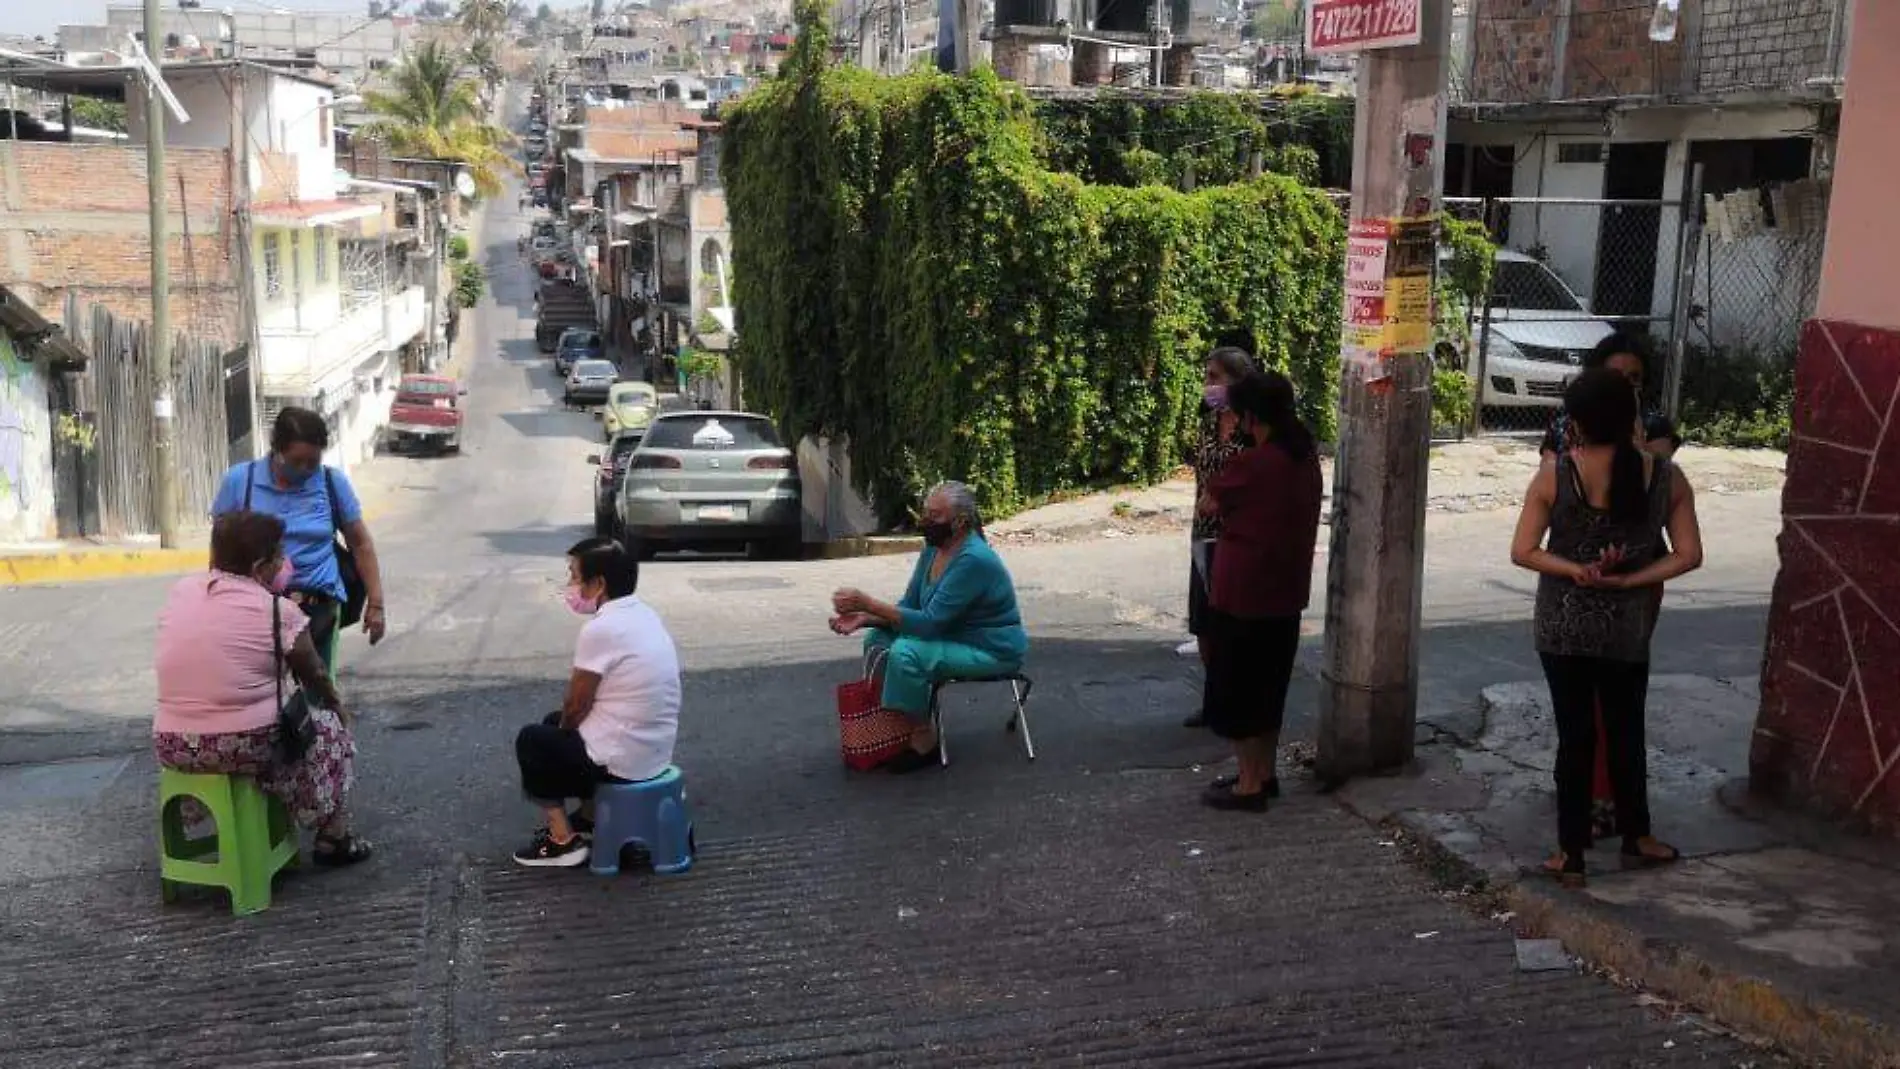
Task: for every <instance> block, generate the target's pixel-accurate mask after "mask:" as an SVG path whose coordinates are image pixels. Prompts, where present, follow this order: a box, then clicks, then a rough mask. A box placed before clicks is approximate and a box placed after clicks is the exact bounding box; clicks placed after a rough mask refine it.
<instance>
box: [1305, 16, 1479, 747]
mask: <svg viewBox="0 0 1900 1069" xmlns="http://www.w3.org/2000/svg"><path fill="white" fill-rule="evenodd" d="M1361 2H1362V0H1333V2H1331V3H1327V2H1321V3H1315V4H1311V5H1309V7H1310V8H1313V9H1316V10H1313V11H1312V12H1310V13H1309V15H1308V18H1309V19H1310V20H1314V22H1313V23H1312V25H1311V26H1310V28H1309V36H1310V37H1311V38H1312V39H1313V41H1314V43H1315V44H1316V45H1318V44H1319V43H1320V42H1321V41H1322V40H1323V35H1322V32H1321V31H1322V30H1324V29H1328V28H1330V29H1331V30H1332V31H1333V32H1335V33H1336V32H1338V30H1339V27H1342V26H1352V25H1354V24H1355V22H1354V20H1352V19H1347V18H1334V19H1333V20H1332V21H1331V22H1330V23H1329V22H1327V21H1326V20H1327V18H1328V15H1329V13H1330V14H1331V15H1334V16H1338V15H1340V14H1342V13H1341V12H1339V11H1338V10H1337V8H1338V7H1340V6H1345V7H1351V6H1358V4H1360V3H1361ZM1451 3H1452V0H1419V5H1418V17H1419V24H1418V26H1417V28H1416V32H1417V35H1418V43H1417V44H1412V45H1404V46H1401V47H1388V48H1378V47H1374V48H1369V49H1368V50H1366V51H1363V52H1361V53H1360V58H1359V71H1358V81H1359V86H1358V107H1357V113H1356V126H1355V130H1354V133H1353V154H1352V216H1351V224H1350V236H1349V239H1348V249H1347V265H1346V292H1347V297H1346V304H1347V309H1346V320H1347V322H1346V325H1345V332H1344V339H1343V340H1344V352H1343V353H1342V359H1341V375H1342V387H1341V391H1340V400H1339V415H1340V435H1339V450H1338V456H1337V457H1336V458H1335V460H1334V467H1333V471H1334V478H1333V519H1332V543H1331V554H1330V560H1329V563H1328V568H1327V573H1328V574H1327V582H1326V655H1325V665H1324V675H1323V681H1324V686H1323V688H1322V691H1321V704H1320V731H1319V759H1318V771H1319V773H1320V776H1321V778H1322V779H1324V780H1326V781H1328V782H1332V783H1338V782H1340V781H1343V780H1345V779H1347V778H1349V777H1351V776H1355V775H1359V774H1363V773H1368V772H1383V771H1392V770H1396V769H1398V768H1400V767H1402V766H1404V765H1405V764H1406V763H1408V762H1409V761H1410V760H1411V758H1412V744H1413V732H1414V730H1415V726H1416V718H1417V711H1418V710H1417V706H1418V649H1419V630H1420V595H1421V593H1422V591H1423V588H1424V560H1425V553H1424V550H1425V481H1426V473H1427V470H1428V466H1429V458H1430V438H1431V403H1432V401H1431V385H1432V375H1431V357H1430V350H1431V344H1430V335H1431V323H1432V318H1433V294H1432V283H1433V272H1434V271H1436V269H1437V254H1436V247H1437V237H1438V222H1437V214H1438V210H1439V192H1440V187H1441V185H1442V184H1443V176H1444V147H1445V96H1446V90H1445V86H1446V63H1447V59H1448V55H1447V53H1448V44H1449V41H1450V37H1451V19H1450V15H1451ZM1365 6H1372V5H1370V4H1366V5H1365ZM1329 9H1330V11H1329ZM1316 50H1317V49H1316Z"/></svg>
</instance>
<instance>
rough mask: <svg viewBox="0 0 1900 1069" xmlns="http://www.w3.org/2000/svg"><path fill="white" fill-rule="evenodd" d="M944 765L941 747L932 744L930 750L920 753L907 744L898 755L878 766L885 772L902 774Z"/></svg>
mask: <svg viewBox="0 0 1900 1069" xmlns="http://www.w3.org/2000/svg"><path fill="white" fill-rule="evenodd" d="M942 765H943V751H942V750H941V749H940V748H938V747H936V746H932V747H931V748H930V749H929V750H927V751H925V752H923V753H918V752H917V751H916V750H913V749H911V748H910V747H908V746H906V747H904V748H903V749H902V750H899V751H898V752H897V756H895V757H893V758H891V759H890V760H888V761H886V762H884V763H883V764H881V765H879V766H877V767H878V768H880V769H882V770H883V771H885V772H889V773H892V774H893V775H899V776H901V775H904V774H905V773H907V772H922V771H923V770H924V769H927V768H938V767H941V766H942Z"/></svg>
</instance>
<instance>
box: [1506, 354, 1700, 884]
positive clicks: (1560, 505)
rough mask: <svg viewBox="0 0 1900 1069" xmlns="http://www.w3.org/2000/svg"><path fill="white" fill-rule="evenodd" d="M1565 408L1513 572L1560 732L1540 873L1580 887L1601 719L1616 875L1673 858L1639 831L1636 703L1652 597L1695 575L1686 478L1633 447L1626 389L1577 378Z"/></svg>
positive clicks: (1644, 677)
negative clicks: (1518, 575)
mask: <svg viewBox="0 0 1900 1069" xmlns="http://www.w3.org/2000/svg"><path fill="white" fill-rule="evenodd" d="M1564 408H1565V410H1566V411H1567V412H1569V414H1570V421H1571V427H1572V429H1573V430H1574V431H1575V440H1574V441H1573V442H1571V443H1570V446H1571V447H1570V449H1569V450H1567V451H1565V452H1562V453H1559V454H1557V455H1556V456H1554V457H1550V458H1547V459H1546V460H1545V461H1544V464H1543V467H1542V468H1540V469H1539V470H1538V473H1537V475H1536V477H1535V478H1533V479H1532V480H1531V485H1530V489H1529V491H1528V492H1527V493H1526V494H1525V498H1524V511H1523V513H1522V515H1520V516H1519V517H1518V522H1517V532H1516V534H1515V535H1514V536H1513V538H1512V540H1511V561H1512V563H1514V564H1517V565H1518V566H1519V567H1522V568H1528V569H1530V570H1531V571H1534V572H1537V573H1538V575H1539V578H1538V583H1537V608H1536V613H1535V627H1534V631H1535V635H1536V642H1537V653H1538V656H1539V658H1540V659H1541V660H1542V661H1543V665H1544V677H1545V679H1546V680H1547V681H1548V683H1549V685H1550V701H1551V711H1552V714H1553V716H1554V718H1555V720H1556V722H1557V839H1558V853H1557V855H1556V856H1555V857H1552V858H1551V859H1550V860H1549V861H1547V862H1546V863H1545V865H1544V868H1545V869H1546V871H1548V872H1549V873H1550V874H1551V875H1553V876H1556V877H1558V878H1559V879H1561V880H1562V881H1563V882H1564V883H1565V884H1566V885H1569V886H1581V885H1582V883H1583V881H1584V875H1585V866H1584V851H1586V850H1588V849H1589V848H1590V847H1591V846H1592V845H1593V838H1592V834H1591V828H1590V774H1591V769H1592V766H1593V764H1594V762H1595V760H1596V744H1597V734H1596V722H1595V714H1596V711H1597V710H1598V709H1599V708H1600V709H1601V711H1602V718H1603V729H1604V735H1605V737H1606V741H1607V743H1608V751H1609V764H1610V779H1611V781H1612V785H1613V788H1614V793H1615V795H1616V822H1617V829H1616V830H1617V832H1618V833H1620V834H1621V835H1622V837H1623V845H1622V855H1621V856H1622V860H1623V863H1624V865H1625V866H1626V867H1629V866H1643V865H1654V864H1662V863H1666V862H1670V861H1674V860H1675V859H1676V858H1677V856H1678V854H1677V852H1676V850H1675V848H1674V847H1671V846H1669V845H1667V844H1665V843H1662V842H1659V841H1658V840H1657V839H1655V838H1654V836H1652V835H1651V833H1650V818H1649V799H1648V793H1649V787H1648V771H1647V768H1646V745H1647V744H1646V742H1645V739H1644V704H1645V702H1646V700H1647V698H1648V690H1649V638H1650V634H1651V632H1652V631H1653V630H1654V625H1655V619H1654V618H1655V613H1656V599H1655V597H1654V592H1653V588H1655V587H1656V586H1657V585H1659V584H1661V583H1664V582H1667V581H1668V580H1670V579H1674V578H1676V577H1677V576H1680V575H1684V574H1686V573H1688V572H1691V571H1694V570H1695V569H1696V568H1699V567H1701V566H1702V533H1701V530H1700V527H1699V525H1698V524H1697V521H1696V513H1695V496H1694V493H1693V492H1692V491H1691V490H1690V488H1689V483H1688V480H1687V479H1685V478H1684V477H1683V476H1682V473H1681V472H1680V471H1678V470H1677V469H1676V467H1675V466H1674V465H1673V464H1671V463H1670V462H1669V461H1667V460H1661V459H1658V458H1656V457H1654V456H1650V455H1648V454H1646V453H1644V452H1643V451H1642V450H1639V449H1638V448H1637V447H1636V444H1635V442H1634V441H1632V440H1631V434H1630V428H1631V427H1632V426H1633V425H1634V424H1635V422H1636V412H1637V406H1636V393H1635V391H1634V390H1632V389H1630V384H1629V381H1628V380H1627V379H1625V378H1624V377H1623V376H1622V375H1620V374H1618V373H1617V372H1615V371H1612V370H1609V369H1607V368H1599V369H1594V370H1590V371H1586V372H1584V373H1583V374H1582V375H1579V376H1578V377H1577V380H1576V381H1575V382H1573V383H1571V385H1570V388H1569V389H1567V390H1565V391H1564ZM1665 531H1667V534H1668V539H1667V541H1666V542H1665V540H1664V538H1663V535H1664V532H1665ZM1546 535H1548V536H1549V538H1548V542H1546V537H1545V536H1546Z"/></svg>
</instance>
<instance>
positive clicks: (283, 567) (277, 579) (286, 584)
mask: <svg viewBox="0 0 1900 1069" xmlns="http://www.w3.org/2000/svg"><path fill="white" fill-rule="evenodd" d="M296 574H297V568H296V566H295V565H293V564H291V563H290V558H289V557H285V558H284V559H283V560H281V561H279V562H278V564H277V574H276V575H273V576H271V577H270V584H269V586H270V588H271V590H273V591H275V592H276V593H279V594H282V593H283V592H284V591H286V590H289V589H290V580H291V579H292V578H293V577H295V576H296Z"/></svg>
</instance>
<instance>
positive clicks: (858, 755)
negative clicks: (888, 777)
mask: <svg viewBox="0 0 1900 1069" xmlns="http://www.w3.org/2000/svg"><path fill="white" fill-rule="evenodd" d="M883 661H884V658H883V651H882V650H874V651H872V656H871V657H868V658H867V659H866V664H865V672H864V678H862V679H854V680H852V681H851V682H849V683H840V684H838V750H839V752H840V753H841V754H843V755H844V763H845V765H846V766H847V767H849V768H853V769H856V770H857V771H859V772H865V771H868V770H870V769H873V768H876V767H877V766H879V765H881V764H883V763H884V762H886V761H888V760H890V759H891V758H893V757H895V756H897V753H898V751H899V750H902V749H903V748H904V747H906V746H908V745H910V730H911V725H910V720H909V718H907V717H905V716H904V714H903V713H900V712H898V711H897V710H895V709H886V708H884V706H883V704H882V703H881V702H880V701H879V700H878V698H879V694H880V692H881V691H882V690H883V689H884V680H883V672H882V671H881V669H882V667H883Z"/></svg>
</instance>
